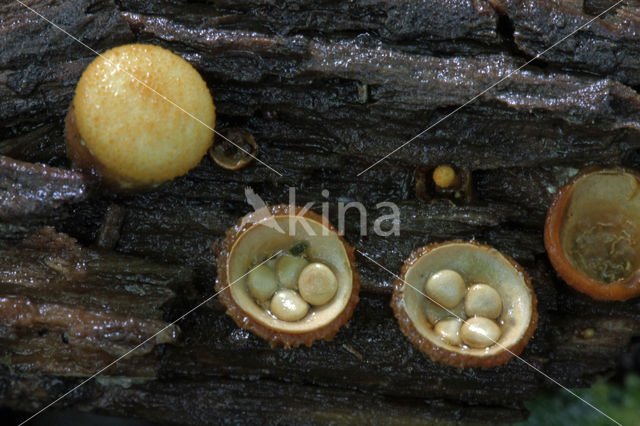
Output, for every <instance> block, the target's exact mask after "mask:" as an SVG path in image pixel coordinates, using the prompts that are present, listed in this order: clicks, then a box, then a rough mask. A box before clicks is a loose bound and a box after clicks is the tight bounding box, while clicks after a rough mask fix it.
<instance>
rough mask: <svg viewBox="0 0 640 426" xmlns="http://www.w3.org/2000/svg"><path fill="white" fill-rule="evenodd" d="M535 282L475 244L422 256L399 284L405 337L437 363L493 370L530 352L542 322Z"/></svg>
mask: <svg viewBox="0 0 640 426" xmlns="http://www.w3.org/2000/svg"><path fill="white" fill-rule="evenodd" d="M536 304H537V300H536V296H535V293H534V291H533V287H532V285H531V280H530V279H529V277H528V276H527V274H526V272H525V271H524V270H523V269H522V267H520V265H518V264H517V263H516V262H515V261H514V260H513V259H511V258H509V257H508V256H505V255H503V254H502V253H500V252H499V251H497V250H495V249H493V248H491V247H489V246H486V245H482V244H478V243H475V242H464V241H450V242H445V243H441V244H432V245H428V246H425V247H422V248H421V249H419V250H417V251H415V252H414V253H412V254H411V256H409V258H408V259H407V260H406V261H405V263H404V265H403V267H402V272H401V274H400V276H399V277H398V279H396V281H395V284H394V292H393V298H392V301H391V307H392V308H393V310H394V313H395V316H396V319H397V320H398V323H399V325H400V329H401V330H402V332H403V333H404V334H405V335H406V336H407V337H408V338H409V340H411V342H412V343H413V344H414V345H415V346H416V347H418V348H419V349H420V350H421V351H422V352H424V353H426V354H427V355H428V356H429V357H430V358H431V359H432V360H433V361H437V362H441V363H443V364H447V365H451V366H454V367H492V366H496V365H501V364H505V363H506V362H507V361H508V360H509V359H510V358H511V357H513V356H515V355H518V354H520V353H521V352H522V350H523V349H524V347H525V346H526V345H527V343H528V341H529V339H530V338H531V336H532V335H533V332H534V331H535V329H536V326H537V322H538V313H537V310H536Z"/></svg>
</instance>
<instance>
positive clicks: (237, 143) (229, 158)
mask: <svg viewBox="0 0 640 426" xmlns="http://www.w3.org/2000/svg"><path fill="white" fill-rule="evenodd" d="M218 133H219V135H218V137H217V138H216V139H215V142H214V143H213V146H212V147H211V149H209V156H210V157H211V159H213V161H215V163H216V164H217V165H219V166H220V167H223V168H225V169H227V170H238V169H241V168H243V167H244V166H246V165H247V164H249V163H250V162H251V161H252V160H253V159H254V158H255V156H256V155H257V154H258V144H257V143H256V141H255V139H254V138H253V136H252V135H251V133H249V132H248V131H246V130H245V129H241V128H238V127H230V128H227V129H222V130H220V131H219V132H218Z"/></svg>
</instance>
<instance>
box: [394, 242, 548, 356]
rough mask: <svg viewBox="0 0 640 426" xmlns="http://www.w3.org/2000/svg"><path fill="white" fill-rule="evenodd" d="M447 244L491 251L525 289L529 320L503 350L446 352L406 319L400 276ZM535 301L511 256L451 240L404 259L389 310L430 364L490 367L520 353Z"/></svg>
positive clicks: (528, 333) (534, 317)
mask: <svg viewBox="0 0 640 426" xmlns="http://www.w3.org/2000/svg"><path fill="white" fill-rule="evenodd" d="M451 244H469V245H472V246H474V247H477V248H482V249H487V250H494V251H496V252H497V253H498V254H499V255H500V256H502V257H503V258H504V259H505V260H506V261H507V262H508V263H509V264H511V266H512V267H513V268H514V269H515V270H516V271H517V272H518V273H519V274H520V275H521V277H522V281H523V282H524V284H525V286H526V287H527V289H528V290H529V293H530V296H531V318H530V320H529V325H528V327H527V328H526V330H525V331H524V333H523V334H522V336H521V337H520V338H519V339H518V340H517V341H516V342H515V343H512V344H510V345H509V346H506V348H502V350H500V351H499V352H497V353H496V354H492V355H483V356H477V355H472V354H469V353H467V354H465V353H462V352H460V351H458V352H455V351H452V350H449V349H447V348H445V347H443V346H441V345H438V344H437V343H435V342H433V341H431V340H429V339H428V338H427V337H425V336H424V335H423V334H422V333H421V332H420V331H419V330H418V329H417V328H416V326H415V324H414V323H413V320H412V319H411V318H410V317H409V314H408V313H407V311H406V309H405V305H404V301H403V297H404V289H405V286H406V284H405V281H404V277H405V276H406V274H407V272H408V271H409V269H410V268H411V267H412V266H413V265H414V264H415V263H416V262H417V261H418V260H419V259H421V258H422V257H423V256H425V255H427V254H428V253H430V252H431V251H432V250H435V249H437V248H440V247H445V246H448V245H451ZM537 303H538V302H537V298H536V294H535V292H534V291H533V285H532V284H531V279H530V278H529V276H528V275H527V273H526V271H525V270H524V268H522V267H521V266H520V265H519V264H518V263H517V262H516V261H515V260H513V259H512V258H511V257H509V256H507V255H505V254H503V253H500V252H498V251H497V250H495V249H494V248H493V247H491V246H488V245H485V244H480V243H478V242H476V241H463V240H453V241H446V242H442V243H435V244H428V245H426V246H424V247H421V248H419V249H417V250H415V251H414V252H412V253H411V255H410V256H409V257H408V258H407V260H405V262H404V264H403V265H402V270H401V272H400V275H398V277H397V278H396V280H395V281H394V289H393V296H392V298H391V308H392V309H393V312H394V315H395V317H396V320H397V321H398V325H399V326H400V330H401V331H402V333H403V334H404V335H405V336H407V338H408V339H409V340H410V341H411V343H413V344H414V346H416V347H417V348H418V349H420V351H422V352H423V353H425V354H427V355H428V356H429V358H431V360H432V361H436V362H440V363H443V364H446V365H450V366H453V367H459V368H466V367H485V368H488V367H494V366H498V365H502V364H506V363H507V362H508V361H509V360H510V359H511V358H512V357H514V356H518V355H520V354H521V353H522V351H523V350H524V348H525V346H527V344H528V342H529V340H530V339H531V337H532V336H533V333H534V332H535V330H536V327H537V325H538V310H537Z"/></svg>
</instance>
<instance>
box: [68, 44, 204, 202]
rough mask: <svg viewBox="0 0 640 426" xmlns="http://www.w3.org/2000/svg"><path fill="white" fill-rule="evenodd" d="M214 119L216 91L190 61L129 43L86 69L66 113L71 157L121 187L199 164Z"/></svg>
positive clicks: (141, 185) (152, 182) (147, 183)
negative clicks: (213, 92) (213, 93)
mask: <svg viewBox="0 0 640 426" xmlns="http://www.w3.org/2000/svg"><path fill="white" fill-rule="evenodd" d="M214 125H215V108H214V105H213V100H212V99H211V94H210V93H209V90H208V88H207V85H206V83H205V82H204V80H203V79H202V77H200V74H198V72H197V71H196V70H195V69H194V68H193V67H192V66H191V65H190V64H189V63H188V62H187V61H185V60H184V59H182V58H181V57H180V56H178V55H176V54H174V53H172V52H170V51H169V50H166V49H163V48H161V47H158V46H153V45H147V44H128V45H124V46H120V47H116V48H114V49H111V50H108V51H106V52H105V53H104V54H102V55H100V56H99V57H97V58H96V59H95V60H94V61H93V62H92V63H91V64H90V65H89V66H88V67H87V69H86V70H85V71H84V73H83V74H82V77H81V78H80V81H79V82H78V85H77V87H76V92H75V96H74V98H73V103H72V105H71V108H70V109H69V113H68V114H67V119H66V128H65V139H66V145H67V155H68V156H69V158H70V159H71V162H72V163H73V165H74V166H75V167H77V168H80V169H82V170H85V171H88V172H92V173H94V174H96V175H98V176H100V177H101V178H102V179H103V181H104V182H105V184H107V186H111V187H112V188H114V189H116V190H136V189H145V188H150V187H154V186H157V185H159V184H160V183H162V182H165V181H169V180H171V179H173V178H175V177H177V176H181V175H184V174H185V173H187V172H188V171H189V170H190V169H192V168H193V167H195V166H196V165H198V163H199V162H200V160H201V159H202V157H203V156H204V155H205V154H206V153H207V150H208V149H209V147H210V146H211V144H212V142H213V127H214Z"/></svg>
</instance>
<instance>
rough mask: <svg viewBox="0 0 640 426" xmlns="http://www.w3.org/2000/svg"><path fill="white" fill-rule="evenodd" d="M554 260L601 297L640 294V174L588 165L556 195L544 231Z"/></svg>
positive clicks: (572, 281) (577, 285)
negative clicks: (588, 166) (589, 166)
mask: <svg viewBox="0 0 640 426" xmlns="http://www.w3.org/2000/svg"><path fill="white" fill-rule="evenodd" d="M544 243H545V247H546V249H547V254H548V255H549V260H550V261H551V264H552V265H553V267H554V268H555V270H556V271H557V272H558V274H559V275H560V277H561V278H562V279H563V280H564V281H565V282H566V283H567V284H568V285H570V286H571V287H573V288H574V289H576V290H578V291H580V292H582V293H585V294H587V295H589V296H590V297H592V298H593V299H597V300H627V299H630V298H632V297H637V296H640V174H639V173H638V172H636V171H635V170H631V169H627V168H623V167H613V168H588V169H585V170H583V171H582V172H580V173H578V175H576V176H575V177H574V178H573V179H572V180H571V181H570V182H569V183H567V184H566V185H565V186H564V187H562V188H561V189H560V190H559V191H558V192H557V194H556V196H555V198H554V200H553V202H552V203H551V206H550V207H549V211H548V213H547V219H546V223H545V229H544Z"/></svg>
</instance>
